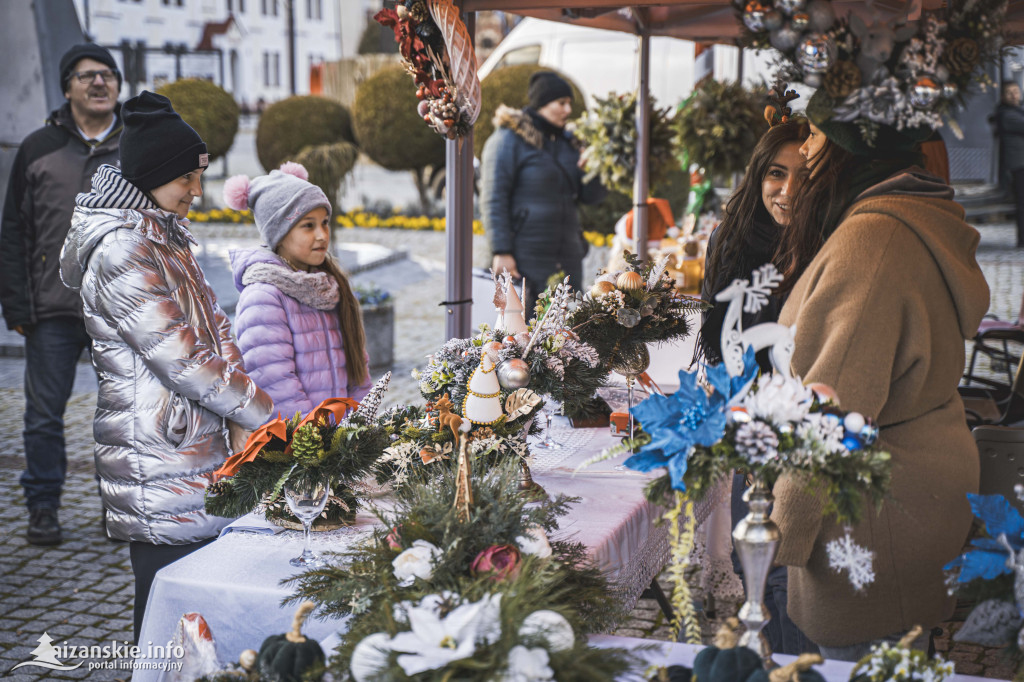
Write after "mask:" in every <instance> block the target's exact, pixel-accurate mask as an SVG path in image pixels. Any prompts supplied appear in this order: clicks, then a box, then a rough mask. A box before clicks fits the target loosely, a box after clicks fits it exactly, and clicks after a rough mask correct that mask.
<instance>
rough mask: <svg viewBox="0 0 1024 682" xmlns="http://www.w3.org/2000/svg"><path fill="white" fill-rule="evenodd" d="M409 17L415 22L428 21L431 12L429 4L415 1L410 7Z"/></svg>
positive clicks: (418, 0) (420, 0)
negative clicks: (428, 8)
mask: <svg viewBox="0 0 1024 682" xmlns="http://www.w3.org/2000/svg"><path fill="white" fill-rule="evenodd" d="M408 9H409V15H410V16H411V17H412V18H413V20H414V21H426V20H427V17H429V16H430V12H429V11H428V10H427V4H426V3H425V2H423V0H414V1H413V2H411V3H409V5H408Z"/></svg>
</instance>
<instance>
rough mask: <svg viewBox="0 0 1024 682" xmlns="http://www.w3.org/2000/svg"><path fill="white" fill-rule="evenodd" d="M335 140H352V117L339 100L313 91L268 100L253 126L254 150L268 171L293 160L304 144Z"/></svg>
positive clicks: (330, 143)
mask: <svg viewBox="0 0 1024 682" xmlns="http://www.w3.org/2000/svg"><path fill="white" fill-rule="evenodd" d="M338 142H350V143H351V142H355V138H354V136H353V135H352V117H351V115H350V114H349V111H348V109H346V108H345V107H344V106H342V105H341V104H340V103H338V102H335V101H334V100H332V99H327V98H326V97H318V96H316V95H297V96H295V97H289V98H288V99H283V100H281V101H280V102H275V103H273V104H271V105H270V106H269V107H267V109H266V111H264V112H263V115H262V116H261V117H260V124H259V127H258V128H257V129H256V154H257V156H258V157H259V159H260V165H262V166H263V168H264V170H266V171H267V172H268V173H269V172H270V171H271V170H273V169H275V168H277V167H279V166H280V165H281V164H282V163H284V162H285V161H296V160H297V159H296V157H297V156H298V155H299V153H300V152H301V151H302V150H303V149H305V148H306V147H316V146H319V145H332V144H335V143H338ZM328 196H332V195H331V194H330V193H328Z"/></svg>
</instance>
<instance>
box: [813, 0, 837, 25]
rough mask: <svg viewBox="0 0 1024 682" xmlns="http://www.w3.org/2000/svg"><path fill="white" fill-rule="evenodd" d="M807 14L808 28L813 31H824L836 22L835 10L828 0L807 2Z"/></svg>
mask: <svg viewBox="0 0 1024 682" xmlns="http://www.w3.org/2000/svg"><path fill="white" fill-rule="evenodd" d="M807 16H808V17H810V20H811V23H810V28H811V30H812V31H814V32H815V33H824V32H825V31H827V30H829V29H830V28H832V24H834V23H836V11H835V10H834V9H833V8H832V3H831V2H829V0H811V1H810V2H809V3H807Z"/></svg>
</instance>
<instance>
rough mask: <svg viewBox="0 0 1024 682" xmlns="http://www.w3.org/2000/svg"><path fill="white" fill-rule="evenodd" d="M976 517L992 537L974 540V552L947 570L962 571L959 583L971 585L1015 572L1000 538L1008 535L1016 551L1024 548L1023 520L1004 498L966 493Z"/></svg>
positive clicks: (947, 565) (958, 560) (956, 560)
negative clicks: (970, 583) (978, 579)
mask: <svg viewBox="0 0 1024 682" xmlns="http://www.w3.org/2000/svg"><path fill="white" fill-rule="evenodd" d="M967 500H968V501H969V502H970V503H971V510H972V511H973V512H974V515H975V516H977V517H978V518H979V519H981V520H982V521H984V522H985V530H986V531H987V532H988V534H989V535H991V536H992V537H989V538H976V539H974V540H971V544H972V545H973V546H974V549H972V550H970V551H968V552H965V553H963V554H961V555H960V556H958V557H957V558H956V559H954V560H953V561H951V562H949V563H948V564H946V570H947V571H948V570H953V569H957V568H959V569H960V574H959V575H958V576H957V582H959V583H969V582H971V581H972V580H975V579H976V578H981V579H982V580H992V579H993V578H998V577H999V576H1000V575H1002V574H1004V573H1010V572H1011V571H1012V569H1011V568H1010V566H1009V564H1008V563H1007V559H1009V558H1010V556H1009V552H1008V551H1007V548H1006V545H1004V544H1003V543H1002V542H1000V541H999V540H998V539H997V538H999V536H1001V535H1002V536H1005V537H1006V541H1007V542H1008V543H1009V545H1010V547H1012V548H1013V550H1014V551H1015V552H1019V551H1020V550H1021V549H1022V548H1024V517H1021V515H1020V512H1018V511H1017V509H1016V507H1014V506H1013V505H1012V504H1010V503H1009V501H1008V500H1007V499H1006V498H1005V497H1003V496H1002V495H975V494H973V493H968V494H967Z"/></svg>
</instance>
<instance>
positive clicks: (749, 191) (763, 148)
mask: <svg viewBox="0 0 1024 682" xmlns="http://www.w3.org/2000/svg"><path fill="white" fill-rule="evenodd" d="M809 134H810V129H809V128H808V126H807V120H806V119H804V118H800V117H795V118H791V119H790V120H789V121H787V122H786V123H780V124H778V125H776V126H773V127H772V128H770V129H769V130H768V132H766V133H765V134H764V135H762V136H761V139H760V140H759V141H758V143H757V146H755V147H754V153H753V154H752V155H751V157H750V163H749V164H747V172H746V173H745V174H744V175H743V180H741V181H740V183H739V185H737V186H736V191H735V192H733V194H732V197H731V198H730V199H729V203H728V204H726V207H725V215H724V217H723V218H722V222H721V223H720V224H719V226H718V227H717V228H715V231H716V232H717V236H716V238H715V242H716V248H715V250H714V251H713V252H712V253H711V254H710V258H709V259H708V263H707V266H706V268H705V271H706V273H707V275H706V276H709V277H713V278H714V279H715V280H717V279H719V278H720V276H721V275H722V272H721V271H722V268H723V267H726V264H728V263H735V262H737V260H738V259H737V257H738V256H739V254H740V252H741V251H742V250H743V248H744V247H745V245H746V244H747V242H748V238H749V236H750V232H751V230H752V229H753V225H754V221H755V220H758V221H761V222H766V221H770V220H771V215H770V214H769V213H768V209H767V208H766V207H765V205H764V201H763V199H762V197H761V184H762V183H763V182H764V179H765V177H767V175H768V170H769V169H770V168H771V165H772V162H773V161H774V160H775V157H776V156H777V155H778V153H779V152H780V151H781V150H782V148H783V147H784V146H786V145H787V144H792V143H794V142H796V143H798V144H800V143H803V141H804V140H805V139H807V136H808V135H809ZM732 274H738V273H732ZM732 274H730V275H728V278H729V279H731V278H732ZM749 274H750V273H744V275H745V276H746V275H749Z"/></svg>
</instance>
